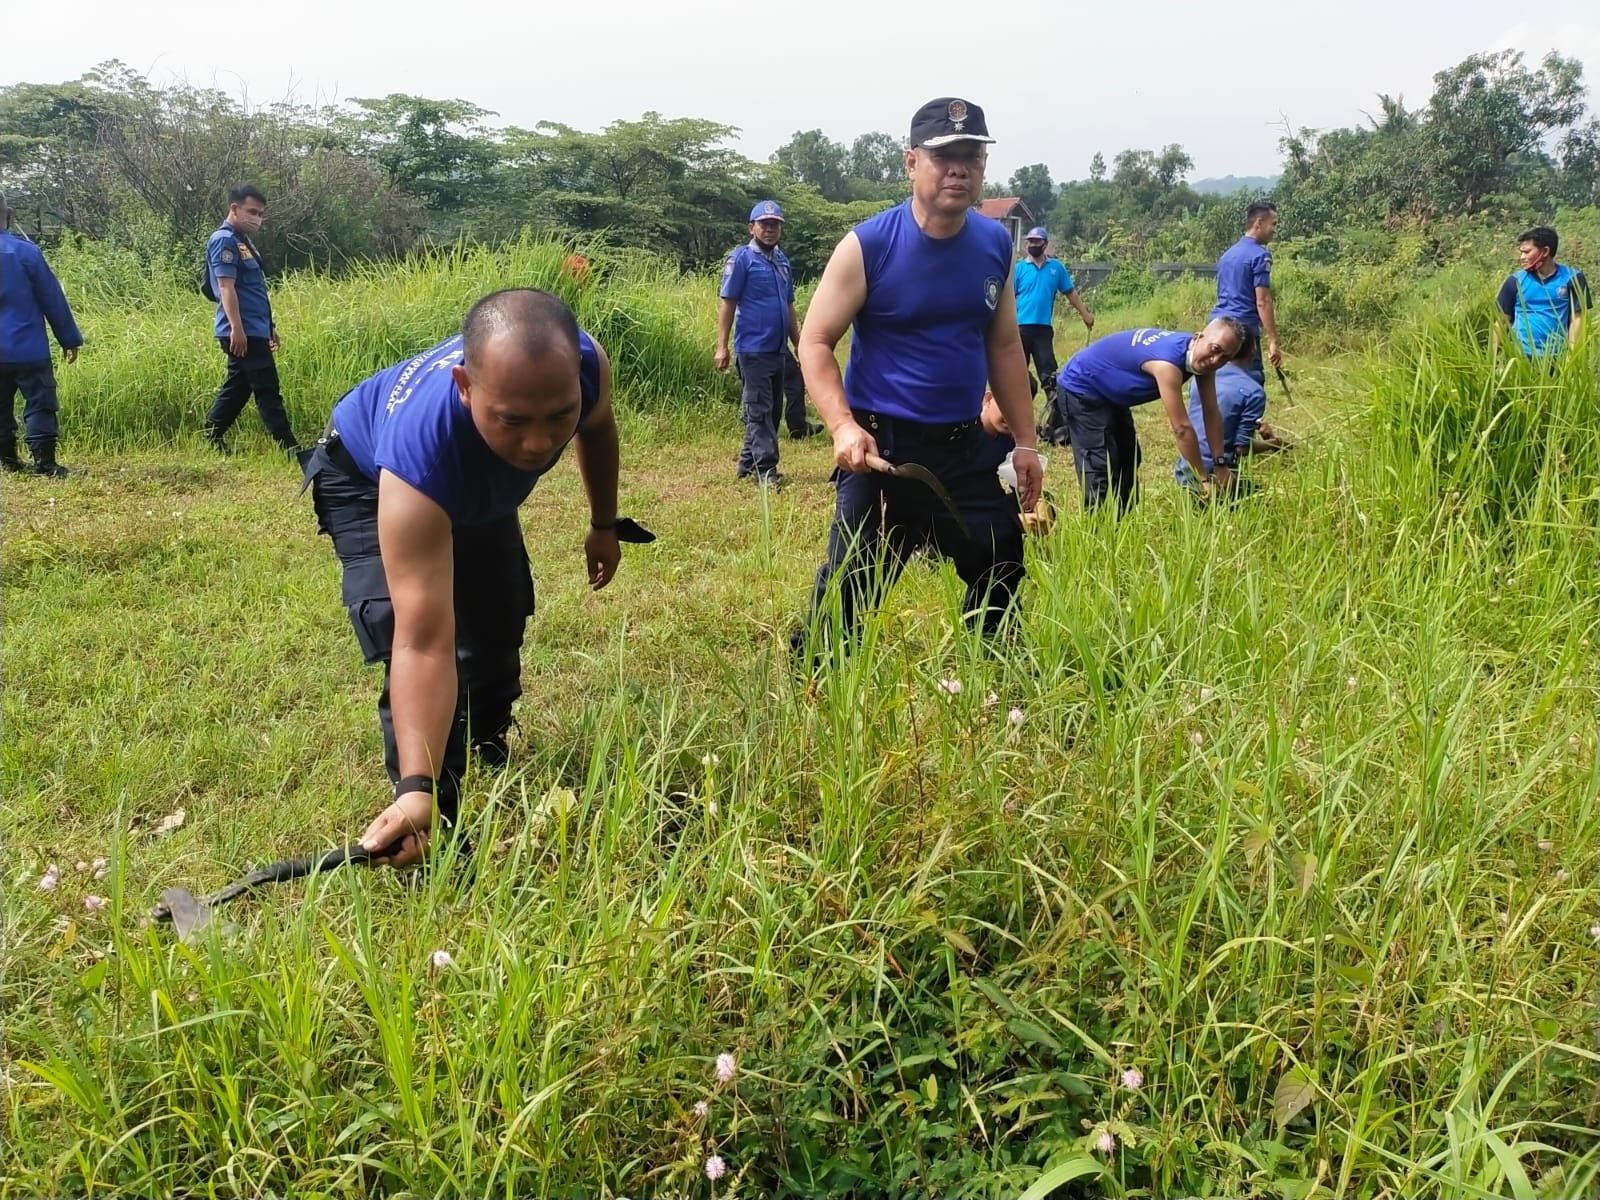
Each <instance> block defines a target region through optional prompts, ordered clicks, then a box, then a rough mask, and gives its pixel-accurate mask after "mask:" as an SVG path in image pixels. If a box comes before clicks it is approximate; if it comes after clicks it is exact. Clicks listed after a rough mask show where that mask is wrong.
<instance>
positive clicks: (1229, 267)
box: [1211, 200, 1283, 384]
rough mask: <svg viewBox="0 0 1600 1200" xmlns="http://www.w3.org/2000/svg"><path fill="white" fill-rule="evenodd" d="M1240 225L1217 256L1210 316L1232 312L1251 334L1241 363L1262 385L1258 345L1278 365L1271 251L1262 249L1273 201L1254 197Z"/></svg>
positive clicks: (1274, 223) (1273, 216) (1272, 220)
mask: <svg viewBox="0 0 1600 1200" xmlns="http://www.w3.org/2000/svg"><path fill="white" fill-rule="evenodd" d="M1244 226H1245V228H1244V236H1243V237H1241V238H1240V239H1239V240H1238V241H1237V242H1235V243H1234V244H1233V245H1232V246H1229V247H1228V249H1227V250H1226V251H1224V252H1223V255H1222V257H1221V258H1219V259H1218V260H1217V304H1216V307H1215V308H1213V309H1212V310H1211V315H1212V316H1213V317H1232V318H1233V319H1234V320H1235V321H1238V322H1239V323H1240V324H1241V325H1243V326H1244V327H1245V328H1246V329H1248V330H1250V332H1251V333H1253V334H1254V335H1255V341H1256V352H1255V354H1254V355H1253V356H1252V358H1251V359H1250V361H1249V362H1247V363H1245V364H1243V366H1244V369H1245V371H1246V372H1248V373H1249V374H1250V375H1251V376H1252V377H1253V378H1254V379H1255V381H1256V382H1257V383H1261V384H1265V383H1266V381H1267V371H1266V367H1265V366H1264V365H1263V364H1262V360H1261V354H1262V350H1263V349H1265V351H1266V357H1267V360H1268V361H1269V362H1271V363H1272V365H1273V366H1274V367H1279V366H1282V365H1283V351H1282V349H1280V348H1279V346H1278V312H1277V307H1276V305H1275V304H1274V302H1273V299H1272V251H1271V250H1268V249H1267V244H1268V243H1269V242H1271V241H1272V239H1273V236H1274V235H1275V234H1276V233H1277V232H1278V209H1277V206H1276V205H1274V204H1272V202H1271V201H1268V200H1257V201H1256V202H1255V203H1253V204H1251V205H1250V207H1249V208H1247V209H1245V212H1244Z"/></svg>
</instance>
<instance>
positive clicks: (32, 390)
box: [0, 358, 60, 455]
mask: <svg viewBox="0 0 1600 1200" xmlns="http://www.w3.org/2000/svg"><path fill="white" fill-rule="evenodd" d="M18 392H21V393H22V430H23V434H24V436H25V437H26V438H27V439H28V448H29V449H30V450H33V451H35V452H37V451H39V450H43V449H47V448H49V449H53V448H54V446H55V444H56V435H57V433H58V427H57V425H56V412H57V411H58V409H59V408H60V402H59V401H58V400H57V398H56V372H55V366H54V365H53V364H52V363H51V361H50V359H48V358H44V359H40V360H39V361H37V362H20V363H0V399H3V400H4V402H5V403H4V410H3V411H0V422H3V424H0V447H3V448H4V449H5V452H6V453H7V454H13V455H14V454H16V452H17V412H16V407H15V406H16V399H17V393H18Z"/></svg>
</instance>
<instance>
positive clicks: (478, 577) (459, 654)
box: [304, 442, 534, 817]
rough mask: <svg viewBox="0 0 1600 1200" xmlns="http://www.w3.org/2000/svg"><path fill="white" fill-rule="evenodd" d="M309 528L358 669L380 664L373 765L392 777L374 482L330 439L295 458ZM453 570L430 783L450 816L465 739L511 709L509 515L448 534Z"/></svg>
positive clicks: (520, 547)
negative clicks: (438, 736) (439, 726)
mask: <svg viewBox="0 0 1600 1200" xmlns="http://www.w3.org/2000/svg"><path fill="white" fill-rule="evenodd" d="M304 470H305V477H306V480H307V482H308V483H309V484H310V486H311V497H312V506H313V507H314V508H315V510H316V514H317V529H318V531H319V532H321V533H325V534H327V535H328V537H329V539H330V540H331V541H332V542H333V550H334V553H335V554H336V555H338V558H339V564H340V566H341V568H342V570H343V584H342V592H343V598H344V605H345V608H346V610H348V612H349V614H350V624H351V627H352V629H353V630H354V632H355V636H356V641H357V643H358V644H359V645H360V647H361V654H362V657H363V659H364V660H365V661H366V662H367V664H368V665H371V664H373V663H379V662H381V663H382V664H383V689H382V691H381V692H379V694H378V725H379V727H380V729H381V730H382V731H383V762H384V767H385V768H386V769H387V771H388V773H389V779H390V781H391V782H393V783H399V782H400V754H399V750H398V748H397V747H396V745H395V736H394V715H393V713H392V711H391V709H390V706H389V669H390V664H391V661H392V659H393V654H394V605H393V603H392V602H391V601H390V598H389V582H388V579H387V577H386V576H385V574H384V570H383V560H382V558H381V557H380V556H379V551H378V485H377V484H376V483H375V482H373V481H372V480H370V479H368V478H367V477H366V476H364V475H362V474H361V473H360V472H359V471H357V470H356V469H355V465H354V463H352V462H351V460H350V458H349V455H348V453H347V452H346V451H345V450H344V449H343V447H341V446H340V445H339V444H338V443H337V442H334V443H333V444H332V446H331V447H330V446H328V445H324V444H318V446H317V447H316V448H315V449H314V450H312V451H311V452H310V453H309V454H307V455H305V456H304ZM451 536H452V541H453V543H454V571H455V623H456V682H457V694H456V711H455V721H454V723H453V724H452V726H451V729H450V735H449V740H448V741H447V743H446V746H445V753H444V762H443V763H442V764H441V767H442V769H441V770H440V772H439V774H438V776H437V778H438V779H439V792H438V795H439V807H440V811H441V812H443V813H445V814H446V815H447V816H451V817H453V815H454V812H455V807H456V798H457V796H458V795H459V791H460V783H461V778H462V776H463V775H464V774H465V772H466V765H467V747H468V745H474V746H480V745H484V744H486V743H492V742H494V741H495V740H497V739H503V738H504V737H505V734H506V731H507V730H508V729H509V728H510V726H511V706H512V705H513V704H514V703H515V702H516V701H517V699H518V698H519V697H520V696H521V695H522V640H523V636H524V633H525V632H526V630H527V624H528V618H529V617H531V616H532V615H533V611H534V591H533V571H532V567H531V565H530V564H529V561H528V551H527V547H526V545H524V543H523V540H522V527H521V525H520V524H519V523H518V521H517V517H516V514H515V513H512V514H510V515H509V516H505V517H501V518H499V519H498V520H495V521H491V522H488V523H487V524H483V525H458V526H456V528H455V529H454V531H453V533H452V535H451Z"/></svg>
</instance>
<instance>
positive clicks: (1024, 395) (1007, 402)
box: [989, 342, 1039, 450]
mask: <svg viewBox="0 0 1600 1200" xmlns="http://www.w3.org/2000/svg"><path fill="white" fill-rule="evenodd" d="M1013 345H1014V347H1015V348H1014V350H1011V349H1006V348H1004V347H1001V346H996V345H995V344H994V343H992V342H991V343H990V345H989V380H990V384H991V387H992V389H993V391H994V402H995V404H996V405H998V406H999V408H1000V415H1001V416H1003V417H1004V418H1005V419H1006V428H1008V429H1010V430H1011V440H1012V441H1014V442H1016V444H1017V445H1018V446H1019V447H1021V448H1022V449H1024V450H1032V449H1037V447H1038V444H1039V438H1038V430H1037V427H1036V425H1035V422H1034V416H1033V390H1032V389H1031V388H1029V387H1028V362H1027V360H1026V359H1025V358H1023V357H1022V344H1021V342H1015V343H1013Z"/></svg>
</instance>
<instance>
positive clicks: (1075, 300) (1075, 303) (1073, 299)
mask: <svg viewBox="0 0 1600 1200" xmlns="http://www.w3.org/2000/svg"><path fill="white" fill-rule="evenodd" d="M1067 303H1068V304H1070V305H1072V307H1073V308H1075V309H1077V310H1078V317H1079V318H1080V319H1081V320H1082V321H1083V323H1084V324H1085V325H1087V324H1088V323H1089V306H1088V305H1087V304H1085V303H1084V302H1083V301H1082V300H1081V299H1080V298H1079V296H1078V291H1077V289H1076V288H1074V289H1073V290H1072V291H1070V292H1068V293H1067Z"/></svg>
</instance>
